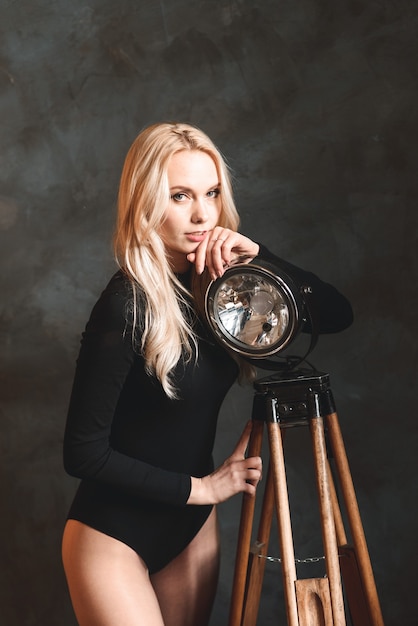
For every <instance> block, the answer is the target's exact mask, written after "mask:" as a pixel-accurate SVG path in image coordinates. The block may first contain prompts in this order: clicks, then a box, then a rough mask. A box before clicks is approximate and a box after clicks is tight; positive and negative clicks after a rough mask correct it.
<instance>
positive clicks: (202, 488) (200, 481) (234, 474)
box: [187, 422, 262, 505]
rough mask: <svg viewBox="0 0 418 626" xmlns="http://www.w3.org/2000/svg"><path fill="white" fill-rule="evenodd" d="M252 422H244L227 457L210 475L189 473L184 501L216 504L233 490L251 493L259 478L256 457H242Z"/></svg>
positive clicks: (253, 491)
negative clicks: (189, 488) (187, 488)
mask: <svg viewBox="0 0 418 626" xmlns="http://www.w3.org/2000/svg"><path fill="white" fill-rule="evenodd" d="M251 428H252V423H251V422H248V424H247V425H246V427H245V428H244V431H243V433H242V435H241V437H240V439H239V441H238V443H237V445H236V447H235V450H234V451H233V453H232V454H231V456H230V457H228V458H227V459H226V461H224V463H222V465H221V466H220V467H218V469H216V470H215V471H214V472H212V474H209V475H208V476H204V477H203V478H195V477H194V476H192V488H191V491H190V496H189V499H188V501H187V504H201V505H202V504H219V503H220V502H224V501H225V500H228V499H229V498H231V497H232V496H234V495H236V494H237V493H241V492H245V493H248V494H250V495H252V496H253V495H255V491H256V488H257V485H258V483H259V482H260V480H261V473H262V461H261V458H260V457H258V456H257V457H250V458H246V457H245V451H246V449H247V446H248V441H249V438H250V434H251Z"/></svg>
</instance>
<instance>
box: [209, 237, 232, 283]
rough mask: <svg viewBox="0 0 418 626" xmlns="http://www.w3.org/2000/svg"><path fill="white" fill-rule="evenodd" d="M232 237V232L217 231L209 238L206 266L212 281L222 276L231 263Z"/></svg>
mask: <svg viewBox="0 0 418 626" xmlns="http://www.w3.org/2000/svg"><path fill="white" fill-rule="evenodd" d="M230 235H231V232H230V231H229V230H227V229H221V230H216V229H215V230H214V231H213V232H212V234H211V236H210V238H209V243H208V247H207V253H206V264H207V267H208V270H209V273H210V275H211V278H212V280H216V279H217V278H219V277H220V276H222V275H223V273H224V270H225V266H226V265H228V263H229V259H230V252H231V245H230V243H229V239H230Z"/></svg>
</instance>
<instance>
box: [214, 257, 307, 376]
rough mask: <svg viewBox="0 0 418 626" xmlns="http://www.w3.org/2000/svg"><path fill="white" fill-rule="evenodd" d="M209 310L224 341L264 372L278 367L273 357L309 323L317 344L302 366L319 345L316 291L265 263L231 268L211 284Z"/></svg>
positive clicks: (300, 359)
mask: <svg viewBox="0 0 418 626" xmlns="http://www.w3.org/2000/svg"><path fill="white" fill-rule="evenodd" d="M204 306H205V316H206V320H207V322H208V324H209V326H210V328H211V330H212V332H213V334H214V335H215V337H216V338H217V339H218V341H220V342H221V343H223V344H224V345H225V346H226V347H227V348H229V349H230V350H233V351H234V352H236V353H237V354H238V355H240V356H241V357H244V358H246V359H250V360H255V361H256V363H255V365H257V366H259V367H261V368H263V367H264V368H266V369H271V368H272V362H271V357H273V356H275V355H278V353H281V352H282V351H284V350H286V348H288V347H289V346H290V344H291V343H292V342H293V341H294V339H295V338H296V337H297V336H298V335H299V333H300V331H301V330H302V328H303V326H304V325H305V323H306V322H307V321H308V320H309V323H310V326H309V328H310V332H311V342H310V346H309V348H308V350H307V352H306V353H305V354H304V355H303V357H301V358H299V359H298V362H300V361H302V360H303V359H304V358H306V356H307V354H308V353H309V352H310V351H311V350H312V349H313V347H314V345H315V343H316V340H317V334H318V333H317V328H316V322H315V315H314V307H313V303H312V290H311V288H310V286H309V285H306V284H303V285H302V284H298V282H297V281H296V280H295V278H294V277H292V276H291V275H290V274H289V273H288V272H286V271H284V270H283V269H282V268H281V267H280V266H276V265H272V264H270V263H267V262H264V261H257V262H251V263H239V264H236V265H233V266H231V267H229V268H227V269H226V270H225V273H224V275H223V276H222V277H221V278H218V279H217V280H215V281H213V282H211V283H209V285H208V287H207V289H206V294H205V298H204ZM273 367H276V364H275V362H273Z"/></svg>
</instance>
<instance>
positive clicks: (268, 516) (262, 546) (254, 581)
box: [242, 464, 274, 626]
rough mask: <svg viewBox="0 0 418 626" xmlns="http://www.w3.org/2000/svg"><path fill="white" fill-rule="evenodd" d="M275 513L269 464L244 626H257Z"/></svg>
mask: <svg viewBox="0 0 418 626" xmlns="http://www.w3.org/2000/svg"><path fill="white" fill-rule="evenodd" d="M273 511H274V492H273V476H272V473H271V466H270V464H269V468H268V472H267V479H266V486H265V489H264V495H263V506H262V509H261V513H260V523H259V527H258V532H257V540H256V542H255V544H254V545H253V548H252V550H251V554H250V559H249V566H248V578H247V590H246V595H245V606H244V610H243V614H242V626H256V624H257V617H258V610H259V607H260V599H261V591H262V586H263V578H264V570H265V566H266V559H265V557H266V556H267V551H268V545H269V540H270V532H271V523H272V521H273Z"/></svg>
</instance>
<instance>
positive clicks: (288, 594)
mask: <svg viewBox="0 0 418 626" xmlns="http://www.w3.org/2000/svg"><path fill="white" fill-rule="evenodd" d="M267 430H268V435H269V444H270V465H271V470H272V474H273V485H274V495H275V502H276V510H277V523H278V531H279V540H280V547H281V558H282V574H283V590H284V595H285V601H286V613H287V623H288V626H299V618H298V607H297V600H296V589H295V582H296V565H295V552H294V547H293V536H292V526H291V522H290V508H289V495H288V490H287V481H286V471H285V464H284V453H283V441H282V435H281V430H280V424H279V423H278V422H269V423H268V424H267Z"/></svg>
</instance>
